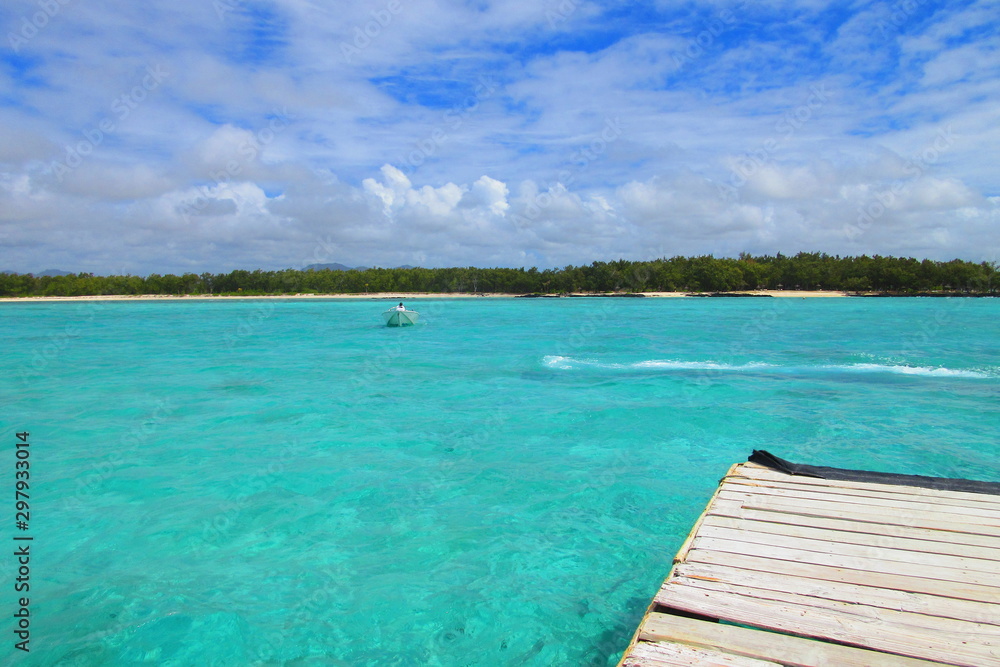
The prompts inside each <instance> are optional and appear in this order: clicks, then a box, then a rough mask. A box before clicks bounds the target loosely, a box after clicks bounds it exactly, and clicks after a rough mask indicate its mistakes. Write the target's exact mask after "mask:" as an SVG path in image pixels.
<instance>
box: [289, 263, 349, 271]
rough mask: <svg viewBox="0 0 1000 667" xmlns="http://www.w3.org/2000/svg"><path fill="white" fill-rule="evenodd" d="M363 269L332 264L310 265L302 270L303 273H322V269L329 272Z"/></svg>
mask: <svg viewBox="0 0 1000 667" xmlns="http://www.w3.org/2000/svg"><path fill="white" fill-rule="evenodd" d="M364 268H365V267H361V266H346V265H344V264H338V263H337V262H334V263H333V264H310V265H309V266H307V267H305V268H303V269H302V270H303V271H322V270H324V269H329V270H330V271H352V270H354V269H358V270H364Z"/></svg>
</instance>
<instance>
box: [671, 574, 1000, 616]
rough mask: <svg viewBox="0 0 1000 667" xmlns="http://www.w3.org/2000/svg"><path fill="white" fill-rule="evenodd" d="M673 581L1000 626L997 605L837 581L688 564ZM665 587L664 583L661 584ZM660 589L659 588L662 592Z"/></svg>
mask: <svg viewBox="0 0 1000 667" xmlns="http://www.w3.org/2000/svg"><path fill="white" fill-rule="evenodd" d="M671 576H672V578H682V577H687V578H690V579H703V580H706V581H720V582H728V583H734V584H743V585H746V586H751V587H754V588H765V589H770V590H775V591H784V592H787V593H798V594H800V595H809V596H813V597H819V598H824V599H828V600H839V601H841V602H851V603H854V604H859V605H862V604H863V605H871V606H873V607H882V608H885V609H897V610H900V611H908V612H913V613H917V614H925V615H927V616H942V617H946V618H955V619H960V620H964V621H969V622H972V623H990V624H993V625H1000V605H996V604H987V603H985V602H975V601H972V600H957V599H955V598H946V597H941V596H939V595H930V594H926V593H911V592H908V591H900V590H895V589H892V588H881V587H877V586H861V585H858V584H850V583H845V582H840V581H828V580H824V579H810V578H806V577H797V576H792V575H790V574H788V573H787V572H783V573H782V574H775V573H773V572H762V571H760V570H747V569H743V568H737V567H732V566H729V565H712V564H708V563H693V562H687V563H682V564H680V565H678V566H677V567H676V568H674V571H673V573H672V575H671ZM664 583H666V582H664ZM662 590H663V589H662V588H661V591H662ZM662 595H663V593H662V592H661V593H657V595H656V597H654V598H653V600H654V602H655V603H656V604H664V602H663V600H662V599H661V597H662Z"/></svg>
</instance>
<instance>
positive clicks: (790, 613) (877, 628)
mask: <svg viewBox="0 0 1000 667" xmlns="http://www.w3.org/2000/svg"><path fill="white" fill-rule="evenodd" d="M669 600H670V607H671V608H673V609H678V610H682V611H688V612H692V613H696V614H702V615H705V616H711V617H713V618H719V619H723V620H727V621H731V622H734V623H743V624H749V625H753V626H755V627H760V628H765V629H768V630H775V631H781V632H789V633H793V634H797V635H802V636H810V637H822V638H825V639H829V640H833V641H838V642H842V643H845V644H849V645H852V646H861V647H865V648H870V649H873V650H877V651H886V652H889V653H896V654H899V655H905V656H909V657H914V658H922V659H928V660H936V661H938V662H944V663H946V664H953V665H962V666H963V667H985V665H996V664H1000V648H997V647H993V646H990V645H984V644H979V643H970V638H969V637H968V636H966V635H955V634H954V633H944V632H938V633H928V632H926V631H925V630H924V629H922V628H911V627H909V626H902V625H895V626H891V625H889V624H881V623H873V622H872V621H871V620H870V619H866V618H851V617H850V616H848V615H845V614H841V613H833V612H829V611H827V610H823V609H817V608H814V607H808V606H804V605H796V604H790V603H787V602H771V601H767V600H760V599H748V598H745V597H742V596H739V595H719V594H715V595H710V594H708V593H707V592H706V591H704V590H700V589H697V588H694V587H691V586H677V587H676V588H674V589H673V590H672V591H671V592H670V595H669Z"/></svg>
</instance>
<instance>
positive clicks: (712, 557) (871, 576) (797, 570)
mask: <svg viewBox="0 0 1000 667" xmlns="http://www.w3.org/2000/svg"><path fill="white" fill-rule="evenodd" d="M685 562H686V563H705V564H707V565H727V566H730V567H738V568H741V569H745V570H757V571H760V572H771V573H773V574H780V575H785V576H792V577H802V578H804V579H819V580H821V581H834V582H841V583H846V584H857V585H859V586H871V587H874V588H891V589H895V590H899V591H906V592H909V593H925V594H927V595H937V596H939V597H945V598H955V599H958V600H972V601H975V602H985V603H987V604H1000V590H997V589H996V588H995V587H992V586H981V585H978V584H968V583H956V582H949V581H942V580H938V579H927V578H924V577H913V576H906V575H901V574H895V573H892V574H886V573H874V572H867V571H864V570H853V569H850V568H844V567H838V566H829V565H818V564H815V563H798V562H792V561H780V560H774V559H771V558H766V557H762V556H758V555H756V554H755V555H750V556H747V555H743V554H737V553H720V552H717V551H708V550H704V549H692V550H691V551H690V552H688V558H687V560H686V561H685Z"/></svg>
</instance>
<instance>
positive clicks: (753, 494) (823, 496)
mask: <svg viewBox="0 0 1000 667" xmlns="http://www.w3.org/2000/svg"><path fill="white" fill-rule="evenodd" d="M736 486H737V485H726V486H724V487H723V488H722V490H721V491H720V493H719V498H726V499H733V498H744V499H749V498H754V499H758V500H764V499H770V498H773V499H780V500H783V501H785V502H787V503H793V504H795V505H802V504H804V503H808V504H809V505H810V506H811V505H814V504H820V505H829V504H832V505H835V506H836V507H837V508H838V509H839V510H840V512H841V513H842V514H845V515H848V516H854V515H858V516H868V515H871V516H877V517H880V518H896V516H897V515H900V516H902V517H910V516H924V517H927V518H929V519H933V520H936V521H944V520H949V519H950V520H952V521H956V520H957V521H960V522H961V523H965V524H972V525H976V526H989V527H991V528H995V529H997V530H1000V515H998V516H985V515H983V514H981V513H980V514H976V513H961V512H955V511H952V509H953V508H951V507H947V508H943V507H942V506H940V505H935V504H934V503H932V502H929V501H927V502H919V503H909V502H906V503H904V502H899V503H895V504H893V503H889V502H888V501H878V499H874V500H870V502H867V503H859V502H854V500H853V499H852V498H851V497H849V496H838V495H837V494H835V493H810V494H802V495H798V496H796V495H792V494H791V493H785V492H782V491H781V490H780V489H768V488H757V489H753V490H752V491H750V492H748V491H745V490H738V489H737V488H736ZM742 488H743V489H746V488H747V487H742ZM970 512H971V511H970ZM884 523H893V522H892V521H884Z"/></svg>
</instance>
